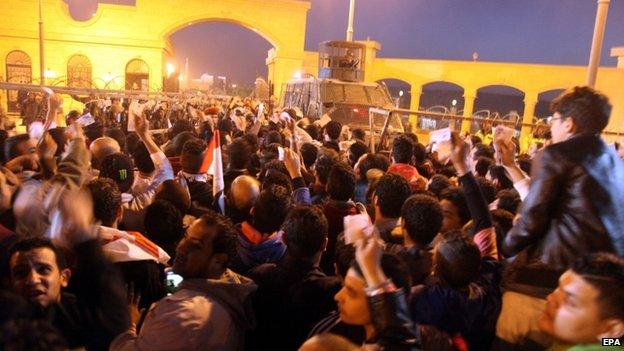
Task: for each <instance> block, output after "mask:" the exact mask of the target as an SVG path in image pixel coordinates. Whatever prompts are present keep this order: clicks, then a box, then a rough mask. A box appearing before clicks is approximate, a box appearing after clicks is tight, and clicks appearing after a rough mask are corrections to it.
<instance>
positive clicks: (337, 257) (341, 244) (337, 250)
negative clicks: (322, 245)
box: [334, 234, 355, 279]
mask: <svg viewBox="0 0 624 351" xmlns="http://www.w3.org/2000/svg"><path fill="white" fill-rule="evenodd" d="M353 261H355V246H354V245H353V244H347V243H345V241H344V235H342V234H341V235H340V236H338V240H336V246H335V247H334V262H335V264H336V273H338V275H339V276H340V277H341V278H342V279H344V278H345V277H346V276H347V272H348V271H349V268H351V266H352V265H353Z"/></svg>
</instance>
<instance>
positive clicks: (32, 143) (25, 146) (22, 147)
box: [16, 138, 37, 155]
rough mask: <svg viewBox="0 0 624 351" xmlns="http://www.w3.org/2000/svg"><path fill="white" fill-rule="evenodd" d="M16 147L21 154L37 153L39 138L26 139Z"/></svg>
mask: <svg viewBox="0 0 624 351" xmlns="http://www.w3.org/2000/svg"><path fill="white" fill-rule="evenodd" d="M16 149H17V152H18V153H19V154H20V155H27V154H32V153H35V151H37V140H36V139H33V138H30V139H28V140H25V141H23V142H21V143H19V144H17V148H16Z"/></svg>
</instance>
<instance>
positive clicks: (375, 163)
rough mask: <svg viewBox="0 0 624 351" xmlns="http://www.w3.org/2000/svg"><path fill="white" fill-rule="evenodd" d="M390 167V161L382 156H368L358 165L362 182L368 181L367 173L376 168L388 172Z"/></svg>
mask: <svg viewBox="0 0 624 351" xmlns="http://www.w3.org/2000/svg"><path fill="white" fill-rule="evenodd" d="M389 167H390V160H389V159H388V158H387V157H386V156H384V155H381V154H366V156H365V157H364V158H363V159H362V161H360V163H359V164H358V168H359V169H360V172H359V175H360V181H362V182H366V181H367V178H366V172H368V171H369V170H371V169H374V168H376V169H380V170H382V171H384V172H386V171H387V170H388V168H389Z"/></svg>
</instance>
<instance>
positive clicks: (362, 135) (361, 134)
mask: <svg viewBox="0 0 624 351" xmlns="http://www.w3.org/2000/svg"><path fill="white" fill-rule="evenodd" d="M351 137H352V138H353V139H357V140H361V141H364V139H366V132H365V131H364V129H362V128H355V129H353V130H352V131H351Z"/></svg>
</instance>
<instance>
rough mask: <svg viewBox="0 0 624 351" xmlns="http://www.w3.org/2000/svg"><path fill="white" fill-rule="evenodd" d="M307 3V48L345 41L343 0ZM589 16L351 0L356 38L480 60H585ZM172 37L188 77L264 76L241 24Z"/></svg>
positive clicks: (486, 2) (613, 30) (257, 47)
mask: <svg viewBox="0 0 624 351" xmlns="http://www.w3.org/2000/svg"><path fill="white" fill-rule="evenodd" d="M66 1H67V2H68V3H70V4H71V5H72V13H73V14H74V17H75V18H84V17H85V16H88V15H89V14H90V13H93V12H94V9H95V6H97V5H96V3H97V0H66ZM266 1H270V0H266ZM101 2H110V3H131V4H132V3H134V1H133V0H108V1H101ZM311 2H312V9H311V10H310V12H309V13H308V22H307V37H306V49H307V50H317V48H318V43H319V42H321V41H324V40H330V39H343V38H344V37H345V29H346V22H347V11H348V7H349V0H311ZM74 4H76V5H74ZM595 15H596V1H595V0H357V6H356V15H355V39H366V38H367V37H370V38H371V39H374V40H377V41H380V42H381V43H382V51H381V56H385V57H411V58H424V59H450V60H471V59H472V53H473V52H474V51H477V52H478V53H479V56H480V60H482V61H507V62H531V63H550V64H572V65H585V64H587V61H588V57H589V48H590V45H591V39H592V33H593V27H594V20H595ZM171 39H172V42H173V45H174V49H175V51H176V57H177V59H178V61H179V63H180V64H182V63H183V62H184V58H185V57H189V60H190V68H191V75H192V76H194V77H198V76H199V75H200V74H201V73H204V72H207V73H210V74H215V75H224V76H226V77H228V79H230V80H231V81H232V82H238V83H251V82H252V81H253V80H254V78H255V77H256V74H261V75H266V66H265V64H264V60H265V58H266V52H267V50H268V49H269V48H270V47H271V45H270V44H269V43H268V42H267V41H266V40H264V39H263V38H262V37H260V36H259V35H258V34H256V33H254V32H252V31H250V30H248V29H246V28H243V27H240V26H237V25H234V24H229V23H224V22H206V23H200V24H196V25H193V26H190V27H187V28H184V29H182V30H180V31H178V32H176V33H174V34H173V35H172V38H171ZM198 43H199V45H198ZM613 46H624V0H611V4H610V7H609V16H608V19H607V29H606V33H605V39H604V45H603V52H602V65H605V66H615V64H616V59H615V58H611V57H610V56H609V51H610V49H611V47H613Z"/></svg>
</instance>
